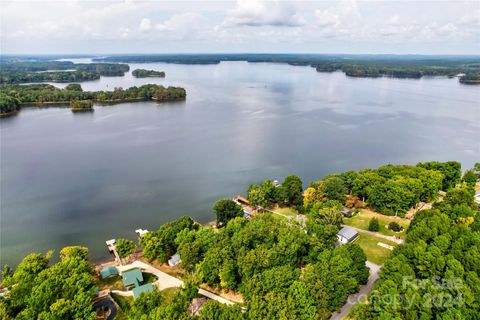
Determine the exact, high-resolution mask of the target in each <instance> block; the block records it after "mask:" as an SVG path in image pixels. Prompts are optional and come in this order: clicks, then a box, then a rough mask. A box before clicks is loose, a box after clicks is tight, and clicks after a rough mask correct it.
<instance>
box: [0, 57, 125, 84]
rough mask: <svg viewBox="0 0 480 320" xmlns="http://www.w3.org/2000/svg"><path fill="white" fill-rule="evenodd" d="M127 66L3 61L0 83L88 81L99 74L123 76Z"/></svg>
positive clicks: (67, 62)
mask: <svg viewBox="0 0 480 320" xmlns="http://www.w3.org/2000/svg"><path fill="white" fill-rule="evenodd" d="M129 68H130V67H129V66H128V65H127V64H117V63H73V62H69V61H5V62H2V69H1V72H0V83H1V84H13V83H28V82H80V81H89V80H96V79H99V78H100V76H123V75H125V72H127V71H128V70H129Z"/></svg>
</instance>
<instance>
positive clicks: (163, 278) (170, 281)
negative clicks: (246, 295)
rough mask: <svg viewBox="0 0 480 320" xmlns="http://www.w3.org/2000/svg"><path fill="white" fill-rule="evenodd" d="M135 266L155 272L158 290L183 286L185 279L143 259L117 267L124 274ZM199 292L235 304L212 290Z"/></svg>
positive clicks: (121, 292)
mask: <svg viewBox="0 0 480 320" xmlns="http://www.w3.org/2000/svg"><path fill="white" fill-rule="evenodd" d="M133 268H139V269H140V270H142V271H145V272H148V273H151V274H154V275H155V276H156V277H157V278H158V280H157V281H155V282H154V283H153V284H154V285H155V286H156V287H157V288H158V290H163V289H167V288H174V287H182V286H183V281H182V280H180V279H177V278H175V277H173V276H171V275H169V274H167V273H165V272H163V271H160V270H158V269H157V268H155V267H153V266H151V265H149V264H147V263H145V262H142V261H139V260H136V261H134V262H132V263H131V264H128V265H126V266H119V267H117V269H118V272H119V273H120V274H122V273H123V272H125V271H127V270H130V269H133ZM112 292H113V293H115V294H118V295H122V296H132V295H133V291H131V290H130V291H120V290H113V291H112ZM198 293H199V294H201V295H203V296H205V297H207V298H210V299H213V300H217V301H218V302H220V303H223V304H228V305H232V304H234V302H232V301H230V300H227V299H225V298H223V297H221V296H219V295H217V294H215V293H213V292H210V291H207V290H204V289H199V290H198Z"/></svg>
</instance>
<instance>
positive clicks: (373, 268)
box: [330, 261, 382, 320]
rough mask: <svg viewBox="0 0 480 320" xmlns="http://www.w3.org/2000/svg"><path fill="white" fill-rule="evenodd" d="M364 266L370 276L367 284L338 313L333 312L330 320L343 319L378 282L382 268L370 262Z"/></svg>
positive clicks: (350, 297)
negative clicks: (368, 270)
mask: <svg viewBox="0 0 480 320" xmlns="http://www.w3.org/2000/svg"><path fill="white" fill-rule="evenodd" d="M365 264H366V266H367V267H368V268H369V269H370V276H369V277H368V282H367V284H365V285H363V286H361V287H360V290H359V291H358V292H357V293H354V294H352V295H350V296H349V297H348V299H347V302H346V303H345V304H344V305H343V307H342V309H341V310H340V312H338V313H337V312H335V313H334V314H333V315H332V317H331V318H330V320H341V319H343V318H345V317H346V316H347V315H348V313H349V312H350V310H351V309H352V308H353V306H354V305H356V304H357V303H359V302H360V301H361V299H363V298H364V297H366V296H367V295H368V293H369V292H370V290H372V287H373V284H374V283H375V281H377V280H378V271H380V269H381V268H382V266H379V265H376V264H374V263H371V262H370V261H367V262H366V263H365Z"/></svg>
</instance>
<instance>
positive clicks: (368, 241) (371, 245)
mask: <svg viewBox="0 0 480 320" xmlns="http://www.w3.org/2000/svg"><path fill="white" fill-rule="evenodd" d="M379 242H382V243H385V244H388V245H391V246H393V247H396V246H397V245H398V244H396V243H394V242H390V241H387V240H385V239H381V238H377V237H375V236H372V235H369V234H367V233H363V232H359V237H358V239H357V240H355V241H354V243H356V244H358V245H359V246H360V247H361V248H362V249H363V251H364V252H365V255H366V256H367V260H368V261H371V262H373V263H375V264H378V265H381V264H383V263H384V262H385V260H386V259H387V257H388V255H389V254H390V253H391V252H392V251H391V250H388V249H386V248H384V247H380V246H379V245H378V243H379Z"/></svg>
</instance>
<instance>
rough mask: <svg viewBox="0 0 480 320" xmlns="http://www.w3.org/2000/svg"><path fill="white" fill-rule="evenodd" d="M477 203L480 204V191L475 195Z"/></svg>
mask: <svg viewBox="0 0 480 320" xmlns="http://www.w3.org/2000/svg"><path fill="white" fill-rule="evenodd" d="M475 202H476V203H477V204H480V191H477V193H475Z"/></svg>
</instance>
